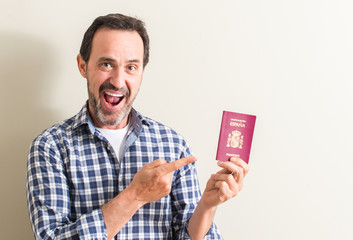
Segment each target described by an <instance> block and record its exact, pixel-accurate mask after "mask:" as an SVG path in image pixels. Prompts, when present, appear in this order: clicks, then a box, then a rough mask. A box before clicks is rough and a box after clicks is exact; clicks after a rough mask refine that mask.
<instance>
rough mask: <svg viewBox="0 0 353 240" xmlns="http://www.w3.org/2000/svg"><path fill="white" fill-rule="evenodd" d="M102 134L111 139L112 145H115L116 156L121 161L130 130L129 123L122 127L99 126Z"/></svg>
mask: <svg viewBox="0 0 353 240" xmlns="http://www.w3.org/2000/svg"><path fill="white" fill-rule="evenodd" d="M97 129H98V130H99V131H100V132H101V133H102V135H103V136H104V137H105V138H106V139H107V140H108V141H109V143H110V145H111V146H112V147H113V149H114V152H115V155H116V157H117V158H118V160H119V162H120V157H121V155H122V153H123V150H124V146H125V142H126V135H127V132H128V130H129V124H128V125H127V126H126V127H124V128H122V129H105V128H97Z"/></svg>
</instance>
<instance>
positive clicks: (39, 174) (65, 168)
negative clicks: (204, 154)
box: [27, 14, 248, 239]
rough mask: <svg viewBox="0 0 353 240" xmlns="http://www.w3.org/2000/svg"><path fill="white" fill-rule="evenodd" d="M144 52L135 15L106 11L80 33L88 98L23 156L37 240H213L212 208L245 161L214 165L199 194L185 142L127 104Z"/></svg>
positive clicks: (231, 188)
mask: <svg viewBox="0 0 353 240" xmlns="http://www.w3.org/2000/svg"><path fill="white" fill-rule="evenodd" d="M148 57H149V38H148V35H147V33H146V30H145V28H144V24H143V22H142V21H140V20H138V19H135V18H131V17H127V16H124V15H121V14H110V15H107V16H102V17H98V18H97V19H96V20H95V21H94V22H93V24H92V25H91V26H90V27H89V29H88V30H87V31H86V33H85V35H84V38H83V41H82V45H81V49H80V54H79V55H78V56H77V63H78V68H79V71H80V73H81V75H82V76H83V77H84V78H86V79H87V86H88V95H89V99H88V101H87V103H86V105H85V106H84V107H83V108H82V109H81V111H80V112H79V113H78V114H77V115H76V116H74V117H72V118H70V119H68V120H65V121H64V122H62V123H59V124H57V125H55V126H53V127H51V128H49V129H47V130H45V131H44V132H43V133H41V134H40V135H39V136H38V137H37V138H36V139H35V140H34V141H33V143H32V146H31V149H30V153H29V157H28V172H27V199H28V208H29V213H30V220H31V224H32V229H33V232H34V235H35V237H36V239H54V238H55V239H112V238H115V239H203V238H205V239H221V236H220V234H219V231H218V229H217V227H216V226H215V225H214V224H213V223H212V219H213V216H214V213H215V211H216V207H217V205H219V204H221V203H222V202H224V201H226V200H228V199H230V198H232V197H234V196H235V195H237V193H238V192H239V191H240V190H241V188H242V184H243V178H244V176H245V175H246V173H247V172H248V166H247V164H246V163H245V162H243V161H242V160H240V159H234V158H232V159H230V161H228V162H223V163H218V165H219V166H220V167H222V170H220V171H219V172H218V173H216V174H213V175H212V176H211V178H210V179H209V181H208V183H207V186H206V189H205V191H204V193H203V195H202V196H201V193H200V190H199V185H198V181H197V177H196V169H195V165H194V162H195V161H196V159H195V158H194V157H193V156H191V152H190V149H189V147H188V145H187V144H186V142H185V140H184V139H183V138H182V137H181V136H180V135H178V134H177V133H176V132H174V131H173V130H172V129H170V128H168V127H166V126H164V125H162V124H160V123H158V122H156V121H154V120H151V119H149V118H147V117H145V116H142V115H141V114H140V113H139V112H137V111H136V110H135V109H133V108H132V104H133V102H134V99H135V97H136V95H137V93H138V91H139V87H140V84H141V81H142V76H143V72H144V69H145V66H146V64H147V63H148Z"/></svg>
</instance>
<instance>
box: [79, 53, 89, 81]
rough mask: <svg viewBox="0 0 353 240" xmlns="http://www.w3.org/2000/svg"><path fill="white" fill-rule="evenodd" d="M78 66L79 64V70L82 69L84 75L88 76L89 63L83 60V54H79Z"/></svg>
mask: <svg viewBox="0 0 353 240" xmlns="http://www.w3.org/2000/svg"><path fill="white" fill-rule="evenodd" d="M76 60H77V66H78V70H79V71H80V73H81V75H82V77H84V78H87V77H86V69H87V64H86V62H85V61H84V60H83V58H82V56H81V54H78V55H77V58H76Z"/></svg>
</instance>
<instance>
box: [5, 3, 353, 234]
mask: <svg viewBox="0 0 353 240" xmlns="http://www.w3.org/2000/svg"><path fill="white" fill-rule="evenodd" d="M109 12H121V13H125V14H130V15H136V16H138V17H140V18H142V19H144V20H145V21H146V24H147V28H148V30H149V34H150V37H151V41H152V46H151V62H150V64H149V65H148V66H147V69H146V73H145V78H144V81H143V84H142V88H141V91H140V95H139V96H138V98H137V100H136V104H135V107H136V108H137V109H138V110H139V111H140V112H142V113H144V114H146V115H147V116H150V117H152V118H154V119H156V120H159V121H160V122H163V123H165V124H167V125H169V126H171V127H173V128H174V129H176V130H177V131H179V132H180V133H182V134H183V135H184V136H185V138H186V139H187V140H188V141H189V144H190V145H191V147H192V149H193V151H194V154H195V155H196V156H197V157H198V158H199V162H198V164H197V168H198V172H199V178H200V182H201V185H202V186H204V185H205V183H206V181H207V178H208V176H209V174H211V173H212V172H214V171H217V166H216V164H215V161H214V156H215V151H216V145H217V140H218V131H219V124H220V120H221V113H222V110H223V109H226V110H230V111H238V112H244V113H251V114H255V115H257V116H258V119H257V125H256V129H255V136H254V142H253V151H252V154H251V159H250V166H251V171H250V173H249V175H248V177H247V180H246V185H245V188H244V190H243V192H242V193H241V194H240V195H239V196H238V197H237V198H236V199H233V201H230V202H228V203H226V204H225V205H223V206H221V207H219V209H218V213H217V216H216V219H215V221H216V223H217V225H218V226H219V227H220V229H221V231H222V233H223V235H224V238H225V239H227V240H233V239H242V240H247V239H249V240H254V239H262V240H282V239H286V240H297V239H321V240H329V239H330V240H331V239H347V240H348V239H353V231H352V225H353V220H352V219H353V218H352V216H353V208H352V202H353V194H352V191H351V190H352V187H353V174H352V170H353V161H352V160H353V148H352V146H351V145H352V136H353V127H352V122H353V111H352V102H353V97H352V92H353V83H352V79H353V72H352V66H353V57H352V56H353V28H352V22H353V15H352V12H353V4H352V2H351V1H348V0H347V1H345V0H336V1H332V0H305V1H304V0H299V1H291V0H267V1H262V0H253V1H238V0H235V1H234V0H224V1H223V0H221V1H211V0H206V1H201V0H195V1H186V0H180V1H162V0H161V1H143V0H141V1H137V0H132V1H117V0H107V1H104V0H103V1H92V2H89V1H82V0H79V1H45V0H33V1H20V0H12V1H1V2H0V81H1V87H0V99H1V104H2V108H1V115H0V116H1V117H0V126H1V134H0V141H1V142H0V188H1V197H0V212H1V214H0V232H1V239H33V236H32V233H31V230H30V226H29V221H28V214H27V207H26V198H25V179H26V176H25V174H26V158H27V151H28V147H29V145H30V143H31V141H32V139H33V138H34V137H35V136H36V135H37V134H38V133H39V132H40V131H42V130H43V129H44V128H46V127H49V126H50V125H52V124H54V123H56V122H59V121H61V120H63V119H65V118H68V117H70V116H72V115H74V114H75V113H76V112H77V111H78V110H79V109H80V108H81V106H82V105H83V103H84V101H85V99H86V97H87V94H86V83H85V80H84V79H82V78H81V76H80V75H79V73H78V71H77V69H76V62H75V57H76V54H77V53H78V49H79V45H80V41H81V39H82V36H83V33H84V31H85V30H86V28H87V27H88V26H89V24H90V23H91V22H92V21H93V19H94V18H95V17H96V16H98V15H102V14H106V13H109Z"/></svg>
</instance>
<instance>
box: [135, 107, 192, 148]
mask: <svg viewBox="0 0 353 240" xmlns="http://www.w3.org/2000/svg"><path fill="white" fill-rule="evenodd" d="M138 114H139V115H138V116H139V118H140V119H141V121H142V123H143V129H144V130H145V131H146V132H147V133H148V134H151V135H155V136H156V137H159V138H162V139H164V140H169V141H180V142H185V143H186V141H185V138H184V137H183V136H182V135H181V134H179V133H178V132H177V131H175V130H174V129H173V128H172V127H170V126H167V125H165V124H163V123H160V122H159V121H156V120H154V119H152V118H149V117H146V116H142V115H141V114H140V113H138Z"/></svg>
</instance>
